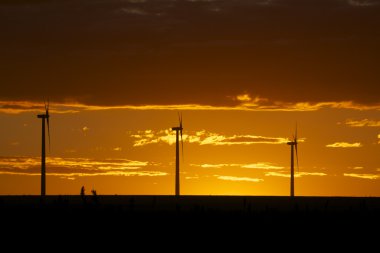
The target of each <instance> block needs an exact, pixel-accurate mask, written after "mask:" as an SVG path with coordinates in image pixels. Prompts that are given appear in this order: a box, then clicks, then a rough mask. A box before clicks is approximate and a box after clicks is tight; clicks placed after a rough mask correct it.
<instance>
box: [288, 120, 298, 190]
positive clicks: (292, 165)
mask: <svg viewBox="0 0 380 253" xmlns="http://www.w3.org/2000/svg"><path fill="white" fill-rule="evenodd" d="M287 144H288V145H290V197H294V148H295V149H296V159H297V170H298V148H297V146H298V141H297V124H296V132H295V135H293V140H292V141H289V142H287Z"/></svg>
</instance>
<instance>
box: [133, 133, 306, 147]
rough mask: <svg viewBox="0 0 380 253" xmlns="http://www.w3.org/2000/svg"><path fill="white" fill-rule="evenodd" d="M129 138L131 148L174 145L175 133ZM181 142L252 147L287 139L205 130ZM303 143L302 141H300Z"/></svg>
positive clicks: (282, 142) (141, 135) (185, 137)
mask: <svg viewBox="0 0 380 253" xmlns="http://www.w3.org/2000/svg"><path fill="white" fill-rule="evenodd" d="M130 137H132V138H135V141H134V144H133V146H135V147H140V146H145V145H148V144H157V143H167V144H169V145H172V144H175V142H176V136H175V132H174V131H171V129H167V130H160V131H153V130H145V131H138V132H137V134H132V135H130ZM182 138H183V141H184V142H188V143H195V144H199V145H214V146H231V145H253V144H286V143H287V142H288V141H289V139H287V138H283V137H267V136H259V135H232V136H225V135H222V134H218V133H211V132H206V130H201V131H196V132H192V133H190V134H189V133H188V132H186V133H184V134H183V137H182ZM299 141H300V142H304V139H300V140H299Z"/></svg>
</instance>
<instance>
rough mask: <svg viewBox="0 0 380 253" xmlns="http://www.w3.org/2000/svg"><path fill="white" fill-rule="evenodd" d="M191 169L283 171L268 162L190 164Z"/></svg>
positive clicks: (280, 167)
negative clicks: (227, 168)
mask: <svg viewBox="0 0 380 253" xmlns="http://www.w3.org/2000/svg"><path fill="white" fill-rule="evenodd" d="M190 166H193V167H201V168H206V169H207V168H212V169H220V168H225V167H240V168H246V169H259V170H280V169H284V167H282V166H277V165H274V164H272V163H269V162H259V163H248V164H239V163H231V164H230V163H222V164H207V163H206V164H190Z"/></svg>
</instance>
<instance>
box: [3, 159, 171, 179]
mask: <svg viewBox="0 0 380 253" xmlns="http://www.w3.org/2000/svg"><path fill="white" fill-rule="evenodd" d="M46 164H47V168H48V170H47V175H49V176H59V177H65V178H71V179H73V178H76V177H83V176H165V175H167V174H168V173H166V172H162V171H150V170H146V169H145V168H148V167H156V166H157V165H156V164H154V163H151V162H142V161H132V160H127V159H105V160H96V159H88V158H61V157H50V158H47V159H46ZM141 169H145V170H141ZM0 174H3V175H4V174H5V175H29V176H37V175H40V158H39V157H1V158H0Z"/></svg>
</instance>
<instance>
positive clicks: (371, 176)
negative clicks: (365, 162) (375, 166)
mask: <svg viewBox="0 0 380 253" xmlns="http://www.w3.org/2000/svg"><path fill="white" fill-rule="evenodd" d="M343 176H345V177H356V178H362V179H371V180H374V179H378V178H380V175H378V174H357V173H344V174H343Z"/></svg>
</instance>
